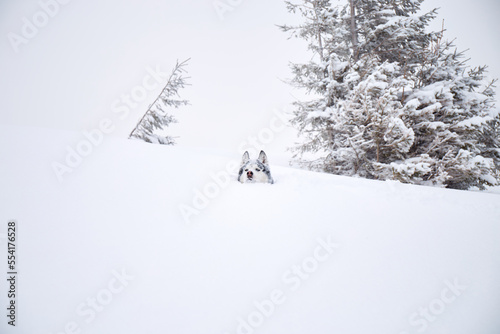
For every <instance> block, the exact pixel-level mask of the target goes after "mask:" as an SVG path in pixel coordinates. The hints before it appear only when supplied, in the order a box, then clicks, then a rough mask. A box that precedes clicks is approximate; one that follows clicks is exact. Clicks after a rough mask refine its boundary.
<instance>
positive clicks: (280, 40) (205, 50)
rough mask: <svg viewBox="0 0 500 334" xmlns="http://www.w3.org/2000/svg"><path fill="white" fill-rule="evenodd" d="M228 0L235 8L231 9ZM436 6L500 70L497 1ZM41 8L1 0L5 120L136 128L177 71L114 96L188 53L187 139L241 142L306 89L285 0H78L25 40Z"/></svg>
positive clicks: (452, 31)
mask: <svg viewBox="0 0 500 334" xmlns="http://www.w3.org/2000/svg"><path fill="white" fill-rule="evenodd" d="M336 2H340V1H332V3H334V4H335V3H336ZM42 3H49V0H45V1H43V0H42ZM217 3H226V4H228V5H229V6H230V7H231V9H232V10H231V11H227V12H224V13H223V15H222V16H221V15H219V14H220V13H218V12H217V10H216V9H215V4H217ZM342 3H343V1H342ZM434 7H440V10H439V13H440V16H439V18H437V19H436V20H435V21H434V23H433V24H432V26H431V28H432V29H433V30H440V28H441V24H442V20H443V19H444V20H445V28H446V29H447V33H446V35H445V37H446V38H447V39H453V38H456V39H457V41H456V44H457V46H458V48H459V49H460V50H463V49H469V51H468V53H467V55H468V57H470V58H471V61H470V65H473V66H476V65H483V64H487V65H488V66H489V70H490V76H491V77H492V78H493V77H500V65H499V64H498V58H499V55H500V52H499V49H500V42H499V38H498V36H499V33H500V23H499V20H498V17H499V16H500V4H499V3H498V1H497V0H476V1H467V0H427V1H426V2H425V3H424V10H430V9H431V8H434ZM41 10H42V9H41V3H40V2H38V1H32V0H23V1H22V2H21V1H15V2H14V1H6V0H3V1H1V2H0V36H1V39H0V78H1V83H0V85H1V87H0V88H1V89H0V92H1V99H0V110H1V114H0V125H17V126H30V127H44V128H55V129H63V130H70V131H77V132H81V131H83V130H91V129H94V128H97V127H98V124H99V122H100V121H101V120H102V119H103V118H110V119H112V120H113V122H114V124H115V125H116V130H115V131H114V132H113V133H112V134H111V135H112V136H119V137H127V135H128V133H129V132H130V131H131V130H132V128H133V127H134V125H135V124H136V122H137V121H138V119H139V118H140V117H141V116H142V115H143V114H144V112H145V111H146V109H147V107H148V105H149V104H150V103H151V102H153V100H154V99H155V98H156V96H157V95H158V93H159V92H160V89H161V88H162V86H163V85H164V84H165V82H166V80H165V82H163V83H162V85H161V86H158V87H156V89H155V90H153V91H148V95H147V97H146V98H145V99H144V100H143V101H141V102H140V103H138V104H137V106H134V108H130V113H129V114H128V115H127V117H124V118H118V117H117V116H118V115H117V114H116V113H113V105H115V106H116V105H117V101H119V100H120V99H121V96H122V95H123V94H130V92H131V90H132V89H133V88H134V87H136V86H138V85H141V82H142V80H143V78H144V77H145V75H147V73H148V72H147V69H148V68H153V69H154V68H156V67H159V68H161V69H162V70H163V71H164V72H170V71H171V69H172V68H173V66H174V64H175V61H176V60H177V59H179V60H185V59H187V58H191V61H190V62H189V65H188V67H187V70H188V71H189V74H188V75H189V76H190V77H191V79H190V83H191V85H192V86H190V87H188V88H187V89H185V90H183V91H181V92H180V93H181V97H182V98H185V99H188V100H189V101H190V103H191V105H190V106H188V107H185V108H182V109H180V110H178V111H177V110H176V111H172V114H174V115H175V116H176V117H177V118H178V119H179V121H180V123H179V124H176V125H174V126H173V127H172V129H171V131H172V133H173V134H174V135H180V136H181V137H180V138H179V140H178V143H179V144H180V145H188V146H196V147H212V148H222V149H228V150H233V149H235V148H236V147H237V144H238V143H240V142H241V141H242V140H245V138H247V136H249V135H252V134H255V133H256V132H258V130H259V129H261V128H262V127H265V126H268V125H269V119H270V118H271V117H272V110H273V109H281V110H282V109H285V108H287V106H289V105H290V103H291V102H293V101H294V100H295V99H296V98H301V97H302V96H303V94H302V93H301V92H300V91H297V90H295V89H293V88H292V87H291V86H289V85H287V84H286V83H284V82H283V81H286V80H287V79H289V78H291V72H290V70H289V67H288V64H289V62H300V61H307V60H308V59H310V57H311V54H310V53H309V52H308V51H307V49H306V47H305V43H304V42H303V41H299V40H293V39H292V40H288V35H287V34H286V33H283V32H281V31H280V30H279V29H278V27H277V26H276V25H277V24H285V23H286V24H293V23H297V22H301V17H300V16H299V15H292V14H289V13H288V12H287V11H286V7H285V4H284V2H283V1H277V0H273V1H268V0H248V1H247V0H242V1H235V0H232V1H229V0H221V1H218V2H217V1H212V0H182V1H172V0H164V1H159V0H143V1H117V0H108V1H82V0H72V1H70V2H69V3H67V4H60V5H59V8H58V9H57V13H55V15H54V17H50V18H49V20H48V22H46V24H45V26H43V27H41V28H39V31H38V33H37V34H36V35H35V36H34V37H33V38H30V39H28V42H27V43H26V44H20V45H19V46H18V52H15V50H14V48H13V47H12V45H11V42H10V41H9V37H8V36H9V33H10V34H12V33H14V34H18V35H21V32H22V29H23V25H24V24H25V23H24V22H25V21H23V18H27V19H28V20H29V21H31V22H33V16H36V15H37V13H39V12H40V11H41ZM497 91H498V90H497ZM288 109H289V108H288ZM293 137H294V135H293V134H291V133H289V135H288V137H286V136H285V137H284V138H287V139H283V140H284V142H283V143H281V146H282V147H281V148H279V149H278V148H277V149H276V150H281V149H282V148H283V149H284V148H285V147H286V146H289V145H292V144H293V142H291V141H293ZM277 145H278V144H277ZM64 146H65V143H61V149H62V150H63V148H64Z"/></svg>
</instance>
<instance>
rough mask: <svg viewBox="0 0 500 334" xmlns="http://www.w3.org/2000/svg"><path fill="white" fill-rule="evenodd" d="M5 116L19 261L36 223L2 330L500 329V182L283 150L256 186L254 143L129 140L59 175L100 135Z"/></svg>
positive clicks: (492, 333) (1, 203)
mask: <svg viewBox="0 0 500 334" xmlns="http://www.w3.org/2000/svg"><path fill="white" fill-rule="evenodd" d="M0 130H1V131H0V137H1V140H0V152H1V155H2V163H1V165H0V182H1V183H0V189H1V191H0V196H1V197H0V208H1V210H0V215H1V217H0V222H2V223H1V230H0V233H3V235H1V234H0V237H2V236H3V238H0V243H2V245H1V246H0V249H2V253H3V255H0V258H1V259H2V260H1V261H2V262H3V264H2V265H1V266H0V267H2V268H5V264H6V253H5V249H6V245H5V242H6V240H5V233H6V223H7V221H8V220H9V219H15V220H17V222H18V226H19V229H18V255H19V263H18V266H19V282H18V287H17V289H18V299H17V303H18V307H19V308H18V317H17V326H16V328H12V327H11V326H8V325H7V319H6V317H5V315H3V316H2V318H3V319H4V320H2V322H1V324H0V332H1V333H23V334H34V333H37V334H39V333H41V334H49V333H89V334H91V333H99V334H102V333H120V334H126V333H130V334H136V333H176V334H182V333H189V334H198V333H204V334H216V333H218V334H225V333H230V334H233V333H246V334H248V333H262V334H266V333H273V334H284V333H286V334H295V333H297V334H299V333H300V334H309V333H314V334H322V333H325V334H326V333H341V334H351V333H352V334H360V333H371V334H378V333H380V334H390V333H394V334H401V333H453V334H462V333H463V334H470V333H478V334H479V333H481V334H496V333H498V330H499V328H500V318H499V317H498V314H499V311H500V287H499V285H498V282H499V281H500V256H499V255H500V242H499V239H500V196H499V195H498V194H491V193H481V192H465V191H455V190H447V189H439V188H430V187H422V186H411V185H404V184H400V183H397V182H378V181H369V180H363V179H354V178H347V177H339V176H332V175H325V174H319V173H313V172H308V171H303V170H298V169H292V168H288V167H284V166H277V165H273V152H272V151H271V152H269V151H268V152H267V154H268V156H269V159H270V162H271V171H272V173H273V177H274V179H275V181H276V183H275V184H274V185H269V184H244V185H243V184H240V183H238V182H236V181H235V180H234V178H235V174H234V170H233V169H231V168H229V172H228V167H227V166H228V164H229V165H230V164H231V163H235V162H238V161H239V159H240V155H239V153H240V152H227V153H224V152H218V151H217V150H215V149H214V150H213V151H212V152H209V151H207V150H198V149H194V148H186V147H167V146H161V145H151V144H145V143H142V142H139V141H131V140H125V139H123V140H122V139H116V138H113V137H105V138H104V141H103V143H102V144H100V145H98V146H97V147H93V148H92V153H90V154H89V155H88V156H87V157H84V158H83V159H82V162H81V163H80V165H79V166H77V167H76V168H74V170H73V172H72V173H68V174H65V175H64V177H63V180H62V182H59V181H58V179H57V177H56V174H55V173H54V171H53V169H52V164H53V162H54V161H57V162H61V163H63V162H64V159H65V156H66V154H67V152H68V151H67V147H66V145H69V146H70V147H73V148H74V147H76V145H78V143H80V142H81V141H82V138H84V137H82V134H79V133H71V132H67V133H64V132H60V131H50V130H45V129H36V128H31V129H28V128H19V127H8V126H0ZM229 173H233V174H232V175H231V176H232V179H231V180H228V179H226V177H227V175H229ZM3 271H4V272H6V270H3ZM0 287H1V291H6V289H5V288H6V281H5V280H4V279H2V280H1V283H0ZM0 303H1V305H2V309H4V311H3V312H4V313H5V314H6V310H5V307H6V306H5V305H6V303H7V296H6V293H4V292H2V294H1V295H0Z"/></svg>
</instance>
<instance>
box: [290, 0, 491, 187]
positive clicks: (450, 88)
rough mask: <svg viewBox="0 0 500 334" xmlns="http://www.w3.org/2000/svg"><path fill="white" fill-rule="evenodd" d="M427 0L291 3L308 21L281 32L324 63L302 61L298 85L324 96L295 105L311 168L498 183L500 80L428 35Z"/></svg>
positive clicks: (301, 153)
mask: <svg viewBox="0 0 500 334" xmlns="http://www.w3.org/2000/svg"><path fill="white" fill-rule="evenodd" d="M422 2H423V0H392V1H387V0H348V1H347V3H346V4H345V5H343V6H332V4H331V2H330V0H302V1H301V2H300V3H298V4H294V3H291V2H286V4H287V7H288V10H289V11H290V12H292V13H296V12H299V13H300V14H301V15H302V16H303V18H304V23H303V24H300V25H297V26H286V25H284V26H281V29H282V30H283V31H285V32H289V33H291V35H292V36H293V37H297V38H302V39H305V40H306V41H307V42H308V44H309V50H311V52H312V53H313V55H314V57H313V58H312V60H311V61H310V62H309V63H307V64H292V65H291V66H292V71H293V74H294V77H293V79H292V84H293V85H295V86H297V87H300V88H305V89H306V90H307V91H308V92H310V93H312V94H313V95H314V96H315V98H314V99H312V100H310V101H298V102H296V103H295V106H296V109H295V118H294V119H293V120H292V124H293V125H295V126H296V127H297V129H298V130H299V134H300V135H301V137H302V138H303V142H302V143H301V144H299V145H298V146H297V147H295V148H294V150H295V153H296V158H298V159H299V161H300V162H301V163H303V164H304V165H305V166H307V167H309V168H312V169H316V170H322V171H325V172H329V173H333V174H340V175H350V176H361V177H366V178H371V179H382V180H386V179H396V180H400V181H402V182H407V183H415V184H430V185H438V186H446V187H451V188H458V189H468V188H470V187H473V186H476V187H479V188H483V187H484V186H485V185H494V184H497V183H498V180H499V175H498V166H499V165H500V145H499V136H498V127H499V119H500V117H499V116H498V112H497V111H495V108H494V90H493V84H494V82H487V81H486V78H485V68H483V67H481V68H477V69H468V66H467V61H466V60H464V59H463V54H462V53H458V52H456V50H454V48H453V44H452V43H449V42H444V41H443V31H441V32H430V33H428V32H426V28H427V26H428V24H429V22H430V21H431V20H432V19H433V18H435V16H436V10H433V11H431V12H429V13H424V14H419V11H420V5H421V3H422Z"/></svg>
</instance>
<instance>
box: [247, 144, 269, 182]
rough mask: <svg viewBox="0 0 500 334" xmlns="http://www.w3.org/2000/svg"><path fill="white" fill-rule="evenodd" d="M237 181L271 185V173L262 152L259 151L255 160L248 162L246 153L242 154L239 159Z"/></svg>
mask: <svg viewBox="0 0 500 334" xmlns="http://www.w3.org/2000/svg"><path fill="white" fill-rule="evenodd" d="M238 181H240V182H241V183H245V182H263V183H273V182H274V181H273V178H272V177H271V171H270V169H269V161H268V160H267V155H266V153H265V152H264V151H260V154H259V157H258V158H257V160H250V155H249V154H248V152H245V153H244V154H243V158H242V159H241V167H240V171H239V174H238Z"/></svg>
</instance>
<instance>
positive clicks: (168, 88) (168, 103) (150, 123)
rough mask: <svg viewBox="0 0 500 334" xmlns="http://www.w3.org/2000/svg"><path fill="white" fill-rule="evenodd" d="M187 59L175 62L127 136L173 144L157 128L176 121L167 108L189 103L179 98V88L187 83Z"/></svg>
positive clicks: (150, 141)
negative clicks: (163, 83)
mask: <svg viewBox="0 0 500 334" xmlns="http://www.w3.org/2000/svg"><path fill="white" fill-rule="evenodd" d="M188 61H189V59H187V60H185V61H183V62H181V63H179V62H177V63H176V64H175V67H174V69H173V70H172V74H171V75H170V77H169V79H168V81H167V84H166V85H165V87H164V88H163V89H162V91H161V93H160V95H158V97H157V98H156V99H155V101H154V102H153V103H152V104H151V105H150V106H149V108H148V110H147V111H146V113H145V114H144V115H143V116H142V118H141V119H140V120H139V122H137V125H136V126H135V128H134V129H133V130H132V132H131V133H130V135H129V138H136V139H142V140H144V141H146V142H148V143H157V144H163V145H174V144H175V140H174V138H173V137H171V136H164V135H162V134H158V130H164V129H165V127H168V126H169V125H170V123H177V120H176V119H175V117H174V116H172V115H170V114H168V108H179V107H181V106H184V105H187V104H189V102H188V101H186V100H179V99H177V98H176V97H178V96H179V93H178V91H179V89H182V88H184V87H185V86H186V85H187V82H186V80H187V79H188V78H186V77H185V76H184V74H185V73H186V70H185V69H184V67H185V66H186V65H187V62H188Z"/></svg>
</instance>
